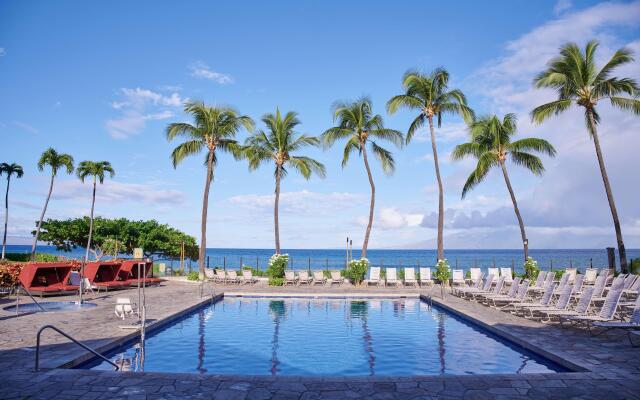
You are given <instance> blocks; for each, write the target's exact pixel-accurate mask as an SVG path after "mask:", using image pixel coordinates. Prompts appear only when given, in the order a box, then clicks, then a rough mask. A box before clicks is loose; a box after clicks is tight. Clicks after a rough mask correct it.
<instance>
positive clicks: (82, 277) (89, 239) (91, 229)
mask: <svg viewBox="0 0 640 400" xmlns="http://www.w3.org/2000/svg"><path fill="white" fill-rule="evenodd" d="M96 181H97V176H95V175H94V176H93V195H92V196H91V215H90V216H89V238H88V239H87V249H86V250H85V253H84V262H83V263H82V266H81V267H80V304H82V295H83V294H84V267H85V265H87V262H88V261H89V249H90V248H91V237H92V236H93V210H94V208H95V205H96V183H97V182H96Z"/></svg>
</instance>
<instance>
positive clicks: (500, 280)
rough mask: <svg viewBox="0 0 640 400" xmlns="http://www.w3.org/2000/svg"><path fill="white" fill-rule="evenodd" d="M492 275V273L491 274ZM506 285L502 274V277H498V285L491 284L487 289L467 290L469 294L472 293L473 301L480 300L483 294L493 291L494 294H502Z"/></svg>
mask: <svg viewBox="0 0 640 400" xmlns="http://www.w3.org/2000/svg"><path fill="white" fill-rule="evenodd" d="M489 276H491V275H489ZM503 286H504V276H501V277H500V278H498V281H497V282H496V285H495V286H494V287H493V288H491V286H489V290H487V291H484V290H483V291H471V292H467V295H471V301H478V300H479V299H480V298H482V296H484V295H486V294H489V293H493V294H500V293H501V292H502V287H503Z"/></svg>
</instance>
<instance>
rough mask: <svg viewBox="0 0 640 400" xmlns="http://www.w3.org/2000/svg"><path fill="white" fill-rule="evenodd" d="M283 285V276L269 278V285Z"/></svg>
mask: <svg viewBox="0 0 640 400" xmlns="http://www.w3.org/2000/svg"><path fill="white" fill-rule="evenodd" d="M282 285H284V278H269V286H282Z"/></svg>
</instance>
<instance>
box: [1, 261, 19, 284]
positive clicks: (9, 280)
mask: <svg viewBox="0 0 640 400" xmlns="http://www.w3.org/2000/svg"><path fill="white" fill-rule="evenodd" d="M20 271H22V264H17V263H8V264H0V286H4V287H15V286H18V284H19V283H20V280H19V279H18V277H19V276H20Z"/></svg>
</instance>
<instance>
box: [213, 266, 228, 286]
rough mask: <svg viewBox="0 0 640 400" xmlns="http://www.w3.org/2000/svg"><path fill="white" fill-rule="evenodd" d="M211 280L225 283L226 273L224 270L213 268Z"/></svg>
mask: <svg viewBox="0 0 640 400" xmlns="http://www.w3.org/2000/svg"><path fill="white" fill-rule="evenodd" d="M213 281H214V282H215V283H222V284H225V283H227V274H226V273H225V272H224V270H222V269H219V268H218V269H216V270H215V277H214V279H213Z"/></svg>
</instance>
